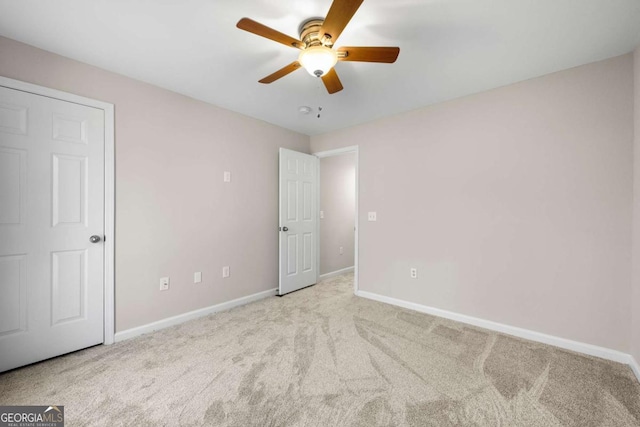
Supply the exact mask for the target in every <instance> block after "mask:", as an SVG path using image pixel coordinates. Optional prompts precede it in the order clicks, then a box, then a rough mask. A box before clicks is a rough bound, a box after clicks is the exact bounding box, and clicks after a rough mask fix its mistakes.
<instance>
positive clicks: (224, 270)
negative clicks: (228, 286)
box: [222, 265, 231, 279]
mask: <svg viewBox="0 0 640 427" xmlns="http://www.w3.org/2000/svg"><path fill="white" fill-rule="evenodd" d="M229 276H231V270H230V269H229V266H228V265H225V266H224V267H222V277H223V278H225V279H226V278H227V277H229Z"/></svg>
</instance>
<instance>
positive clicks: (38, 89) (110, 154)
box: [0, 76, 115, 344]
mask: <svg viewBox="0 0 640 427" xmlns="http://www.w3.org/2000/svg"><path fill="white" fill-rule="evenodd" d="M0 87H6V88H9V89H15V90H20V91H22V92H27V93H32V94H34V95H40V96H46V97H49V98H53V99H58V100H61V101H66V102H71V103H74V104H79V105H84V106H87V107H93V108H97V109H100V110H103V111H104V233H105V236H104V344H113V342H114V336H115V131H114V126H115V122H114V105H113V104H110V103H107V102H103V101H97V100H95V99H90V98H85V97H83V96H79V95H74V94H72V93H68V92H63V91H60V90H56V89H50V88H47V87H43V86H38V85H35V84H32V83H26V82H23V81H20V80H14V79H10V78H7V77H2V76H0ZM26 114H27V113H26V112H25V120H26ZM66 119H67V120H68V119H69V118H66ZM64 130H67V128H65V127H61V128H60V129H58V132H59V136H60V137H66V138H71V139H73V141H72V142H76V143H82V132H81V131H82V129H81V128H80V130H79V132H80V133H79V135H78V138H73V135H65V134H64V132H63V131H64ZM52 131H53V130H52ZM67 140H68V139H67Z"/></svg>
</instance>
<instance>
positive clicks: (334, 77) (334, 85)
mask: <svg viewBox="0 0 640 427" xmlns="http://www.w3.org/2000/svg"><path fill="white" fill-rule="evenodd" d="M322 83H324V86H325V87H326V88H327V91H328V92H329V93H336V92H340V91H341V90H342V83H340V79H339V78H338V73H336V70H335V68H332V69H331V70H329V72H328V73H327V74H325V75H324V76H322Z"/></svg>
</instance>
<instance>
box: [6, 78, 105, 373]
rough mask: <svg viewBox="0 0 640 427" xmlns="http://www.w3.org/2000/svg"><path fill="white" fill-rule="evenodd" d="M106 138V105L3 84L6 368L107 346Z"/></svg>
mask: <svg viewBox="0 0 640 427" xmlns="http://www.w3.org/2000/svg"><path fill="white" fill-rule="evenodd" d="M104 134H105V133H104V111H103V110H100V109H96V108H92V107H87V106H83V105H78V104H74V103H71V102H66V101H61V100H57V99H53V98H49V97H45V96H40V95H34V94H31V93H27V92H23V91H19V90H15V89H8V88H4V87H0V372H1V371H6V370H8V369H12V368H15V367H18V366H23V365H26V364H29V363H33V362H37V361H39V360H43V359H47V358H50V357H53V356H57V355H60V354H64V353H68V352H71V351H75V350H78V349H81V348H85V347H89V346H92V345H95V344H99V343H102V342H103V335H104V326H103V324H104V319H103V311H104V308H103V299H104V293H103V292H104V283H103V282H104V274H103V273H104V248H103V244H102V241H103V235H104ZM91 236H95V237H94V238H93V240H96V238H99V239H100V240H99V241H96V242H93V243H92V242H91V241H90V238H91Z"/></svg>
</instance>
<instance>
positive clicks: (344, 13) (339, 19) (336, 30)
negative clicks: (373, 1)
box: [319, 0, 363, 43]
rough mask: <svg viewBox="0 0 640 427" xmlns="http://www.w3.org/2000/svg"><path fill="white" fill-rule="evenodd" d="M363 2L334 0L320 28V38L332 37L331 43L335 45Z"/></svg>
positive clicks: (360, 0)
mask: <svg viewBox="0 0 640 427" xmlns="http://www.w3.org/2000/svg"><path fill="white" fill-rule="evenodd" d="M362 2H363V0H333V3H332V4H331V7H330V8H329V13H327V17H326V18H325V20H324V22H323V24H322V27H321V28H320V33H319V35H320V37H322V36H323V35H325V34H327V35H329V36H331V43H335V42H336V40H338V37H340V34H342V30H344V28H345V27H346V26H347V24H348V23H349V21H351V18H352V17H353V15H354V14H355V13H356V11H357V10H358V8H359V7H360V5H361V4H362Z"/></svg>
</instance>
